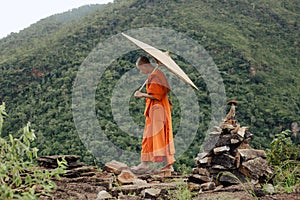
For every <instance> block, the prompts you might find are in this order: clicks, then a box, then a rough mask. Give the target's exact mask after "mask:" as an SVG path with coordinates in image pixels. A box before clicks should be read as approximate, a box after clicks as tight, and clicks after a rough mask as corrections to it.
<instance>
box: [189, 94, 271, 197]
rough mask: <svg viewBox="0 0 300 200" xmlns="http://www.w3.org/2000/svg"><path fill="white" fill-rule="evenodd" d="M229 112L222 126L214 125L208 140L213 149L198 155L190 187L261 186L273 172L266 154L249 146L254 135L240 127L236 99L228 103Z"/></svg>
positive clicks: (203, 188) (205, 188)
mask: <svg viewBox="0 0 300 200" xmlns="http://www.w3.org/2000/svg"><path fill="white" fill-rule="evenodd" d="M227 104H228V105H230V106H231V108H230V111H229V113H228V114H227V116H226V118H225V120H224V121H223V122H222V123H221V124H220V126H218V127H215V128H214V131H213V132H211V133H210V137H211V138H214V139H208V141H209V142H210V145H211V144H213V145H212V146H210V148H209V149H208V150H207V151H204V152H202V153H199V154H198V156H197V157H196V158H195V161H196V164H197V167H196V168H194V169H193V172H192V174H191V175H190V176H189V178H188V181H189V183H190V187H192V188H196V189H200V190H203V191H205V190H213V189H215V188H216V187H217V186H221V187H226V186H232V185H237V184H239V183H251V184H253V185H255V186H259V184H260V183H265V182H264V181H265V180H266V178H267V177H268V176H270V175H272V174H273V172H272V169H271V168H270V167H269V166H268V163H267V161H266V153H265V151H263V150H256V149H253V148H251V147H250V145H249V143H250V141H251V138H252V136H253V134H252V133H250V132H249V130H248V127H244V126H243V127H241V126H240V125H239V124H238V123H237V120H236V117H235V106H236V104H237V101H236V100H232V101H230V102H228V103H227Z"/></svg>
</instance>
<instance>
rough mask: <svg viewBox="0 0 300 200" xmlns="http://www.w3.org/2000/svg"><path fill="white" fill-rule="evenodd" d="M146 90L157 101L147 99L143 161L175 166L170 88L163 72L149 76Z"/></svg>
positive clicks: (157, 71)
mask: <svg viewBox="0 0 300 200" xmlns="http://www.w3.org/2000/svg"><path fill="white" fill-rule="evenodd" d="M146 90H147V93H148V94H149V95H152V96H153V97H154V98H155V99H150V98H146V108H145V113H144V115H145V117H146V123H145V129H144V135H143V141H142V152H141V161H150V162H163V161H165V162H167V164H173V163H174V162H175V158H174V154H175V147H174V141H173V131H172V119H171V105H170V103H169V99H168V93H169V91H170V87H169V84H168V82H167V79H166V77H165V75H164V74H163V72H162V71H160V70H156V71H155V72H153V73H151V74H150V75H149V76H148V82H147V85H146Z"/></svg>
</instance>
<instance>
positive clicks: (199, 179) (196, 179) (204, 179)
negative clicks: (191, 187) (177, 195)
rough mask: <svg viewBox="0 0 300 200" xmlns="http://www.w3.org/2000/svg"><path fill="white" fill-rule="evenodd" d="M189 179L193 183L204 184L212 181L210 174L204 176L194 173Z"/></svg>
mask: <svg viewBox="0 0 300 200" xmlns="http://www.w3.org/2000/svg"><path fill="white" fill-rule="evenodd" d="M188 181H189V182H192V183H197V184H202V183H205V182H209V181H211V180H210V178H209V177H208V176H203V175H199V174H192V175H190V176H189V177H188Z"/></svg>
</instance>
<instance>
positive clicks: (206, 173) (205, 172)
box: [192, 168, 210, 176]
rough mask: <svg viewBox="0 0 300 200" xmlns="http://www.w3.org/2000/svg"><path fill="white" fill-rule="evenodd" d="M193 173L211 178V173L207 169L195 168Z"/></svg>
mask: <svg viewBox="0 0 300 200" xmlns="http://www.w3.org/2000/svg"><path fill="white" fill-rule="evenodd" d="M192 173H193V174H199V175H203V176H210V173H209V171H208V169H206V168H193V169H192Z"/></svg>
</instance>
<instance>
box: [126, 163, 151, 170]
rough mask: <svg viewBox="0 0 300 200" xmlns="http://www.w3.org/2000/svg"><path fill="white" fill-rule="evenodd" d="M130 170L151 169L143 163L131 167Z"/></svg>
mask: <svg viewBox="0 0 300 200" xmlns="http://www.w3.org/2000/svg"><path fill="white" fill-rule="evenodd" d="M130 169H132V170H142V169H149V167H148V164H146V163H141V164H139V165H137V166H133V167H131V168H130Z"/></svg>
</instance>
